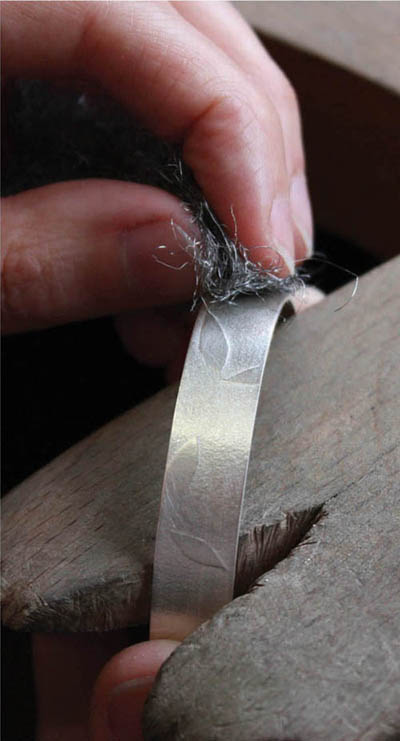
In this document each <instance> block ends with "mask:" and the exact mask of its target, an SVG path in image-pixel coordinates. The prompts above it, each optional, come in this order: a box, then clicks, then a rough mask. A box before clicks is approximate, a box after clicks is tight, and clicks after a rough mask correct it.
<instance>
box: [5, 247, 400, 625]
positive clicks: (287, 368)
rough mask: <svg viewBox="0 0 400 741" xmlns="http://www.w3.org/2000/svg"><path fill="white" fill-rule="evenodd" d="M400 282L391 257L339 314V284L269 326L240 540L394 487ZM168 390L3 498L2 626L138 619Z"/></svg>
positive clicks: (144, 604)
mask: <svg viewBox="0 0 400 741" xmlns="http://www.w3.org/2000/svg"><path fill="white" fill-rule="evenodd" d="M399 280H400V259H399V258H398V259H396V260H395V261H392V262H391V263H388V264H386V265H384V266H382V267H380V268H379V269H377V270H375V271H373V272H372V273H370V274H368V275H367V276H365V277H364V278H363V279H362V280H361V281H360V287H359V290H358V292H357V295H356V296H355V298H354V299H353V300H352V301H351V302H350V303H349V304H348V305H347V306H346V307H345V308H343V309H342V310H341V311H339V312H335V309H336V308H337V307H339V306H340V305H341V304H343V301H344V300H345V299H346V298H348V296H349V292H350V288H349V286H345V287H344V288H343V289H341V290H340V291H338V292H336V293H334V294H332V295H331V296H330V297H328V298H326V299H325V300H324V301H323V302H322V303H321V304H319V305H317V306H315V307H313V308H311V309H309V310H307V311H306V312H304V313H303V314H301V315H299V316H297V317H295V318H294V319H292V320H289V322H288V323H287V324H286V326H284V327H282V328H281V329H279V330H278V332H277V334H276V336H275V338H274V343H273V347H272V350H271V355H270V358H269V362H268V368H267V371H266V374H265V378H264V385H263V391H262V396H261V401H260V407H259V413H258V418H257V423H256V430H255V436H254V445H253V451H252V460H251V463H250V471H249V480H248V487H247V494H246V503H245V508H244V513H243V520H242V528H241V531H242V535H245V534H248V533H251V532H252V530H253V528H254V527H255V526H258V525H260V524H266V525H273V524H275V523H276V522H279V521H281V520H284V519H285V516H284V513H285V512H291V513H295V512H300V511H304V510H305V509H307V508H310V507H313V506H316V505H319V504H321V503H323V502H327V501H330V500H332V501H334V499H335V497H338V496H339V494H341V493H343V492H346V491H348V490H349V491H351V490H352V487H353V488H354V487H355V488H356V490H357V491H358V492H359V494H358V496H359V497H365V494H364V490H365V491H367V492H368V500H366V501H368V507H369V506H371V507H372V504H373V498H374V497H377V496H378V495H379V494H380V492H382V491H387V490H390V491H391V489H390V487H392V488H393V487H397V489H398V478H397V479H396V477H395V472H396V470H397V469H398V465H397V464H398V445H399V439H398V437H399V435H398V421H399V413H398V398H399V385H400V381H399V374H398V372H397V366H398V355H399V333H398V326H397V321H398V315H399V308H400V306H399V304H400V294H399V291H398V285H399ZM175 394H176V390H175V389H174V388H168V389H166V390H165V391H163V392H161V393H160V394H158V395H157V396H155V397H153V398H152V399H151V400H149V401H147V402H145V403H143V404H141V405H140V406H139V407H136V408H135V409H133V410H132V411H131V412H128V413H127V414H125V415H124V416H123V417H121V418H119V419H117V420H115V421H113V422H112V423H110V424H108V425H106V426H105V427H104V428H102V429H101V430H99V431H98V432H96V433H95V434H94V435H92V436H91V437H89V438H87V439H86V440H84V441H83V442H81V443H79V444H78V445H76V446H74V447H73V448H71V449H70V450H69V451H67V452H66V453H65V454H64V455H62V456H60V457H59V458H57V459H56V460H55V461H53V462H52V463H51V464H50V465H48V466H47V467H45V468H44V469H42V470H41V471H39V472H38V473H36V474H35V475H34V476H32V477H30V478H29V479H28V480H27V481H25V482H24V483H23V484H22V485H21V486H19V487H17V488H16V489H15V490H14V491H13V492H10V494H9V495H7V496H6V497H5V500H4V505H3V580H4V586H3V595H2V604H3V621H4V622H5V623H6V624H7V625H8V626H10V627H12V628H15V629H23V630H27V629H28V630H29V629H31V630H61V631H66V630H82V631H83V630H107V629H111V628H116V627H123V626H126V625H133V624H137V623H145V622H147V619H148V611H149V592H150V575H151V565H152V555H153V546H154V535H155V529H156V520H157V515H158V505H159V497H160V492H161V483H162V476H163V467H164V464H165V458H166V449H167V443H168V436H169V430H170V425H171V419H172V413H173V406H174V398H175ZM396 467H397V468H396ZM363 506H364V508H365V507H366V506H367V505H366V504H364V505H363ZM373 512H374V511H373V509H371V518H372V519H373V518H374V514H373ZM393 517H395V513H393ZM377 527H378V525H377ZM378 545H379V547H380V548H381V550H384V548H383V545H382V542H381V541H380V542H379V544H378ZM384 555H385V554H384V553H382V558H383V557H384ZM385 557H386V555H385Z"/></svg>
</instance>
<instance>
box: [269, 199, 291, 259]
mask: <svg viewBox="0 0 400 741" xmlns="http://www.w3.org/2000/svg"><path fill="white" fill-rule="evenodd" d="M270 221H271V233H272V240H273V247H274V248H275V250H276V251H277V253H278V254H279V256H280V257H281V258H282V259H283V261H284V262H285V265H286V267H287V270H288V272H289V273H293V272H294V239H293V227H292V214H291V210H290V204H289V200H288V199H287V198H284V197H277V198H275V200H274V202H273V204H272V209H271V216H270Z"/></svg>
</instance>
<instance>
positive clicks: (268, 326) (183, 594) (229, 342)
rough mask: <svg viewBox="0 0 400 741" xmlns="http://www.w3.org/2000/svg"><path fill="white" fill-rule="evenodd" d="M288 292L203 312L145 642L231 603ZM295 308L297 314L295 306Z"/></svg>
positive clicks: (178, 413) (186, 628) (167, 482)
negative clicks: (263, 403)
mask: <svg viewBox="0 0 400 741" xmlns="http://www.w3.org/2000/svg"><path fill="white" fill-rule="evenodd" d="M287 305H289V307H291V302H290V298H288V296H287V294H282V293H274V294H271V295H269V296H266V297H263V298H259V297H256V296H243V297H241V298H240V299H237V301H236V302H235V303H234V304H213V305H211V306H208V307H207V308H202V309H201V311H200V313H199V316H198V318H197V321H196V324H195V327H194V330H193V334H192V338H191V342H190V346H189V350H188V353H187V357H186V362H185V368H184V371H183V376H182V380H181V384H180V387H179V392H178V397H177V401H176V406H175V414H174V419H173V423H172V431H171V438H170V443H169V450H168V457H167V464H166V468H165V475H164V483H163V490H162V497H161V507H160V517H159V522H158V530H157V538H156V546H155V555H154V568H153V592H152V603H151V621H150V637H151V638H152V639H154V638H172V639H175V640H182V639H183V638H184V637H185V636H186V635H188V633H190V632H191V631H192V630H194V629H195V628H196V627H197V626H198V625H199V624H200V623H202V622H203V621H204V620H207V619H208V618H209V617H211V616H212V615H213V614H214V613H215V612H216V611H217V610H218V609H219V608H221V607H222V606H223V605H225V604H226V603H227V602H229V601H230V600H231V599H232V597H233V588H234V581H235V566H236V554H237V544H238V534H239V523H240V513H241V508H242V499H243V494H244V491H245V486H246V477H247V468H248V463H249V457H250V449H251V441H252V435H253V428H254V422H255V417H256V412H257V404H258V398H259V394H260V388H261V382H262V376H263V372H264V366H265V361H266V358H267V355H268V351H269V347H270V344H271V339H272V335H273V332H274V329H275V325H276V323H277V320H278V318H279V316H280V314H281V313H282V311H283V309H284V307H285V308H286V306H287ZM292 310H293V309H292Z"/></svg>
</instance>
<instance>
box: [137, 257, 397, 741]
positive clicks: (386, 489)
mask: <svg viewBox="0 0 400 741" xmlns="http://www.w3.org/2000/svg"><path fill="white" fill-rule="evenodd" d="M399 265H400V263H399V260H397V261H396V262H395V263H392V264H388V265H386V266H385V267H383V268H380V269H379V270H376V271H374V272H373V273H371V274H369V275H368V276H367V277H366V278H365V279H363V280H362V282H361V286H360V291H359V293H358V295H357V297H356V299H355V301H354V302H352V304H350V305H349V306H347V307H346V308H345V309H343V310H342V311H341V312H340V313H336V314H334V313H332V310H333V308H334V306H335V303H337V300H338V295H337V294H336V295H335V294H334V295H333V296H331V297H330V298H329V299H328V300H326V301H325V302H324V304H323V305H322V306H317V307H315V309H313V310H310V312H308V313H306V314H305V315H303V316H300V317H298V319H297V320H296V322H293V323H292V325H291V326H290V327H288V328H287V329H286V330H284V331H282V332H281V333H280V334H279V337H278V338H277V340H276V344H275V348H274V354H273V358H272V359H271V360H272V362H271V364H270V366H269V369H268V372H267V379H266V386H265V392H264V396H263V399H262V405H263V408H262V410H261V414H260V417H259V426H258V431H257V435H256V445H255V448H254V456H253V457H254V459H255V461H257V466H256V468H257V475H256V477H255V479H253V481H252V483H253V487H254V488H253V489H252V491H251V496H250V498H249V500H248V507H247V510H246V514H245V523H247V526H250V525H251V524H253V522H254V519H257V518H258V517H259V516H260V515H261V514H262V516H263V517H264V518H265V519H266V520H268V519H270V518H271V517H272V518H274V517H277V516H278V515H279V512H280V511H282V510H287V509H289V510H292V509H294V510H296V509H298V508H299V507H304V505H306V504H308V505H309V506H310V505H312V504H315V503H316V502H319V503H320V504H323V509H324V512H325V517H324V518H323V519H321V520H320V521H319V522H318V523H317V524H315V525H314V526H313V528H312V530H311V533H310V536H311V537H310V539H309V540H308V541H307V540H306V541H305V542H304V544H303V545H301V546H299V547H298V548H296V549H294V550H293V551H292V553H291V555H290V557H288V558H285V559H284V560H282V561H281V562H280V563H279V564H278V565H277V566H276V567H275V568H274V569H273V570H272V571H269V572H268V573H267V574H265V575H264V577H263V578H261V579H260V580H259V582H258V583H259V586H258V587H257V588H255V589H254V590H253V591H251V592H250V593H249V594H247V595H245V596H242V597H240V598H238V599H236V600H234V601H233V602H231V603H230V604H229V605H228V606H227V607H225V608H224V609H223V610H221V611H220V612H219V613H218V614H217V615H216V616H215V617H214V618H213V619H212V620H211V621H209V622H208V623H206V624H203V625H202V626H201V627H200V628H199V629H198V630H197V631H196V632H195V633H193V634H192V635H191V636H189V637H188V638H187V639H186V640H185V641H184V643H183V644H181V646H179V647H178V649H177V650H176V652H175V653H174V654H173V655H172V656H171V658H170V659H169V660H168V661H167V662H166V664H165V665H164V667H163V668H162V670H161V673H160V675H159V678H158V681H157V682H156V685H155V687H154V689H153V690H152V693H151V696H150V700H149V701H148V703H147V706H146V713H145V721H144V728H145V733H144V737H145V739H146V741H161V739H163V741H165V739H171V740H172V739H181V738H187V739H196V741H210V740H211V739H212V740H213V741H243V740H244V739H252V741H289V739H290V740H292V739H293V740H294V739H296V741H322V740H323V741H344V740H345V741H356V740H357V741H358V740H359V739H363V741H384V740H385V741H392V740H393V741H395V739H399V738H400V711H399V708H400V642H399V628H400V578H399V577H400V537H399V532H400V433H399V422H400V409H399V398H400V396H399V395H400V374H399V357H400V335H399V328H398V317H399V309H400V297H399V290H398V277H399V273H398V270H399ZM391 271H393V272H391ZM341 296H343V291H342V292H341ZM289 349H290V352H289ZM282 369H284V372H283V370H282ZM279 371H280V376H279V377H278V372H279ZM268 376H269V379H268ZM267 389H269V393H268V392H267ZM271 389H272V391H271ZM260 427H261V428H262V429H260ZM262 432H263V433H264V434H263V435H262V434H261V433H262ZM266 491H268V497H267V498H265V492H266ZM262 500H263V501H264V512H262V507H261V501H262Z"/></svg>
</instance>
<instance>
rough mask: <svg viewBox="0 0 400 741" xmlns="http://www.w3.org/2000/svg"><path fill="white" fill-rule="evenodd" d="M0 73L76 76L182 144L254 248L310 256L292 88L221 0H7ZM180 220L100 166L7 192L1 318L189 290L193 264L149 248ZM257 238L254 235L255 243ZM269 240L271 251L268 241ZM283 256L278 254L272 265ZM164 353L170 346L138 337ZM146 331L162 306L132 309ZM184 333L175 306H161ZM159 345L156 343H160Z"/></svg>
mask: <svg viewBox="0 0 400 741" xmlns="http://www.w3.org/2000/svg"><path fill="white" fill-rule="evenodd" d="M3 70H4V72H5V74H6V75H8V76H10V77H12V76H15V75H31V76H36V77H40V76H45V77H49V76H52V77H59V78H68V77H70V78H71V79H75V78H77V77H80V78H82V77H86V78H88V79H89V80H90V81H92V82H94V83H95V84H97V85H101V86H102V87H103V88H105V89H106V90H107V91H108V92H109V93H111V95H113V96H114V97H115V98H117V99H118V100H119V101H120V102H122V103H123V104H124V105H125V106H126V107H127V108H129V109H130V110H132V111H134V113H135V115H136V116H139V118H141V119H142V121H143V122H144V123H145V124H146V125H147V126H148V127H149V128H151V129H153V130H154V131H155V132H157V133H158V134H160V135H164V136H167V137H172V138H174V139H177V140H180V141H182V142H183V152H184V157H185V160H186V161H187V163H188V164H189V165H190V166H191V168H192V169H193V171H194V173H195V176H196V178H197V180H198V182H199V184H200V185H201V187H202V188H203V190H204V193H205V195H206V197H207V198H208V200H209V201H210V203H211V205H212V206H213V208H214V209H215V211H216V213H217V214H218V216H219V217H220V219H221V220H222V222H224V223H225V224H227V226H228V228H229V229H230V230H231V231H232V230H233V223H232V214H231V207H232V208H233V211H234V215H235V218H236V221H237V226H238V237H239V239H240V240H241V242H242V243H243V244H244V245H246V246H247V247H248V248H250V254H251V256H253V257H254V258H255V259H257V260H261V261H263V262H264V264H265V265H267V266H268V265H270V264H271V263H275V264H276V255H277V251H279V252H280V253H281V254H282V256H283V259H284V261H285V263H286V266H287V267H286V269H287V270H292V268H293V262H294V259H295V260H300V259H302V258H303V257H304V256H305V255H307V254H309V252H310V250H311V243H312V222H311V211H310V206H309V199H308V194H307V187H306V181H305V175H304V155H303V148H302V142H301V129H300V119H299V113H298V108H297V103H296V97H295V94H294V92H293V90H292V88H291V86H290V84H289V83H288V81H287V80H286V78H285V77H284V75H283V74H282V72H281V71H280V70H279V68H278V67H277V65H276V64H275V63H274V62H273V60H272V59H271V58H270V57H269V56H268V54H267V53H266V52H265V50H264V49H263V47H262V46H261V44H260V43H259V41H258V40H257V38H256V37H255V35H254V34H253V33H252V31H251V30H250V29H249V27H248V26H247V24H246V23H245V22H244V21H243V19H242V18H241V17H240V16H239V14H238V13H237V12H236V11H235V10H234V9H233V8H232V7H231V6H230V5H229V4H227V3H214V2H212V3H207V4H203V3H201V4H200V3H195V2H194V3H193V2H185V3H179V2H178V3H170V2H158V3H157V2H154V3H153V2H146V3H142V2H138V3H132V2H123V3H118V2H113V3H111V4H109V3H103V2H100V3H97V2H91V3H75V2H53V3H51V4H47V3H35V2H33V3H32V2H25V3H24V2H8V3H5V4H4V6H3ZM171 218H173V219H174V221H175V222H176V223H177V224H179V225H180V226H182V228H183V229H184V230H185V231H186V232H188V233H189V234H190V233H192V232H193V225H192V224H191V223H190V221H189V220H188V217H187V214H185V212H184V211H183V209H182V207H181V204H180V203H179V202H178V201H177V200H176V199H174V198H173V197H172V196H170V195H168V194H166V193H164V192H162V191H159V190H156V189H154V188H149V187H144V186H139V185H135V184H131V183H122V182H115V181H107V180H88V181H80V182H68V183H57V184H54V185H49V186H46V187H43V188H39V189H36V190H31V191H27V192H24V193H21V194H19V195H16V196H12V197H9V198H7V199H5V201H4V204H3V226H4V229H3V306H4V309H3V329H4V331H5V332H18V331H23V330H29V329H34V328H40V327H45V326H49V325H52V324H57V323H65V322H68V321H74V320H78V319H84V318H88V317H94V316H101V315H104V314H109V313H113V314H117V313H118V314H119V313H122V312H127V311H129V310H133V309H138V308H139V309H142V310H143V309H147V308H149V307H154V306H157V307H160V306H166V305H170V304H177V303H181V302H184V301H186V300H188V299H190V297H191V295H192V291H193V274H192V270H191V268H190V266H188V268H185V269H184V270H182V271H174V270H168V271H166V269H165V268H164V267H163V266H162V265H160V264H158V263H157V262H156V261H155V260H154V259H153V256H154V250H155V249H156V247H157V246H158V245H159V244H162V243H166V244H168V245H170V246H171V248H175V251H176V259H177V264H181V263H182V253H181V254H179V252H180V249H181V248H179V245H175V244H174V236H173V234H172V232H171V228H170V219H171ZM260 245H264V247H261V248H260ZM265 245H268V246H269V249H268V248H267V247H266V246H265ZM284 270H285V268H283V271H284ZM135 320H136V317H135V315H130V317H129V320H128V322H127V324H126V322H125V324H124V326H123V328H122V331H123V334H124V337H125V338H126V337H127V336H128V337H127V339H128V344H129V346H130V349H131V350H133V351H134V352H135V345H136V344H138V346H139V347H138V353H139V354H140V355H141V359H144V360H145V359H146V356H147V355H148V356H149V360H150V361H151V362H157V363H159V364H163V363H164V362H167V361H168V360H170V353H171V345H170V343H168V342H164V343H163V342H161V344H160V345H159V347H158V348H157V356H156V357H154V346H155V344H156V343H153V344H152V345H151V346H148V344H146V343H145V346H144V347H143V346H142V345H143V343H141V341H140V338H139V339H138V340H136V338H135V332H134V331H133V332H131V334H130V329H132V327H134V326H135ZM140 320H141V321H145V320H146V321H147V322H148V324H149V326H150V327H152V328H153V330H154V333H157V332H158V333H160V332H162V331H163V329H164V326H165V321H164V315H163V314H160V313H159V312H154V311H152V313H149V315H148V316H147V315H146V314H143V313H142V314H141V315H140ZM168 326H169V328H171V327H172V331H174V329H176V332H177V336H179V337H180V335H181V334H184V339H183V340H182V342H183V341H186V335H187V333H184V332H183V333H182V331H181V319H180V318H175V317H173V319H172V320H171V321H170V319H168ZM164 355H165V357H164Z"/></svg>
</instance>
